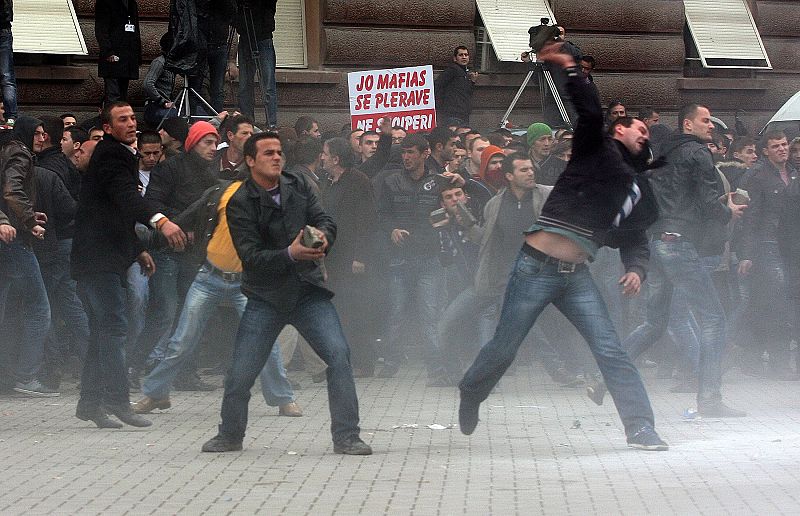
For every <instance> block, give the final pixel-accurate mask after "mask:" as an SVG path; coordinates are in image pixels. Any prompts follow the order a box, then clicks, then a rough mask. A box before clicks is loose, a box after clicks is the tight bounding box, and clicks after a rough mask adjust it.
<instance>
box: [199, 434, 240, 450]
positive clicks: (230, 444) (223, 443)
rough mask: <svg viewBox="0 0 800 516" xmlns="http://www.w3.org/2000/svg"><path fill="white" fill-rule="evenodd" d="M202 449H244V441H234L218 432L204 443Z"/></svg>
mask: <svg viewBox="0 0 800 516" xmlns="http://www.w3.org/2000/svg"><path fill="white" fill-rule="evenodd" d="M202 450H203V451H204V452H211V453H224V452H230V451H242V441H234V440H233V439H230V438H228V437H225V436H224V435H222V434H217V435H215V436H214V437H212V438H211V439H209V440H208V441H207V442H206V443H205V444H204V445H203V448H202Z"/></svg>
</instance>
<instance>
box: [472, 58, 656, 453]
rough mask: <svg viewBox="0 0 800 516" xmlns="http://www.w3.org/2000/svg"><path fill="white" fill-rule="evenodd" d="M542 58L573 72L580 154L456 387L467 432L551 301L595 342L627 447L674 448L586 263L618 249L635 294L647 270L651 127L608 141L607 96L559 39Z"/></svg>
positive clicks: (636, 125)
mask: <svg viewBox="0 0 800 516" xmlns="http://www.w3.org/2000/svg"><path fill="white" fill-rule="evenodd" d="M538 57H539V59H541V60H543V61H545V62H547V63H549V64H551V65H553V66H558V67H560V68H563V69H564V72H565V75H566V76H567V88H568V90H569V93H570V97H571V98H572V101H573V103H574V106H575V109H576V110H577V111H578V113H579V118H578V124H577V126H576V130H575V150H574V153H573V157H572V161H570V163H569V165H568V166H567V169H566V170H565V171H564V175H563V176H562V178H561V180H559V181H558V183H557V184H556V186H555V187H554V188H553V190H552V191H551V193H550V195H549V196H548V198H547V201H546V202H545V204H544V206H543V207H542V212H541V214H540V215H539V218H538V220H537V221H536V222H535V223H534V224H533V225H532V226H531V227H530V228H528V230H527V231H526V235H525V243H524V244H523V247H522V249H521V250H520V252H519V254H518V255H517V260H516V263H515V264H514V266H513V270H512V272H511V276H510V278H509V282H508V286H507V287H506V293H505V297H504V303H503V308H502V311H501V315H500V322H499V323H498V325H497V329H496V330H495V334H494V337H493V338H492V340H491V341H489V343H487V344H486V345H485V346H484V347H483V348H482V349H481V351H480V353H479V354H478V357H477V358H476V359H475V362H474V363H473V364H472V367H470V369H469V370H468V371H467V373H466V374H465V375H464V378H463V379H462V380H461V383H460V384H459V389H460V391H461V403H460V406H459V425H460V427H461V432H462V433H464V434H466V435H470V434H472V433H473V432H474V431H475V427H476V426H477V424H478V413H479V407H480V404H481V402H483V401H484V400H485V399H486V398H487V397H488V396H489V394H490V393H491V391H492V389H493V388H494V387H495V385H496V384H497V382H498V381H499V380H500V378H501V377H502V375H503V374H504V373H505V371H506V370H507V369H508V367H509V366H510V365H511V363H512V361H513V360H514V357H515V355H516V353H517V350H518V349H519V346H520V345H521V344H522V341H523V339H524V338H525V336H526V335H527V334H528V332H529V331H530V329H531V327H532V326H533V324H534V323H535V322H536V319H537V318H538V317H539V315H540V314H541V312H542V310H544V309H545V307H546V306H548V305H549V304H551V303H553V304H555V306H556V308H558V309H559V310H560V311H561V312H562V313H563V314H564V315H565V316H566V317H567V318H568V319H569V320H570V322H572V324H574V325H575V326H576V327H577V328H578V329H579V331H580V332H581V334H582V335H583V336H584V338H585V339H586V341H587V343H588V345H589V347H590V348H591V350H592V353H593V354H594V357H595V359H596V361H597V364H598V366H599V367H600V370H601V371H602V373H603V376H604V377H605V379H606V382H607V383H608V385H609V390H611V391H612V392H613V396H614V399H615V401H616V406H617V411H618V412H619V414H620V418H621V419H622V422H623V424H624V426H625V433H626V435H627V440H628V444H629V445H630V446H633V447H637V448H641V449H645V450H666V449H667V448H668V446H667V444H666V443H665V442H664V441H662V440H661V438H660V437H659V436H658V434H657V433H656V431H655V429H654V424H655V423H654V418H653V411H652V408H651V407H650V402H649V400H648V398H647V393H646V391H645V388H644V385H643V383H642V380H641V378H640V377H639V374H638V371H637V370H636V367H635V366H634V365H633V363H632V362H631V361H630V359H629V358H628V357H627V355H626V354H625V352H624V351H623V349H622V347H621V346H620V343H619V338H618V337H617V335H616V332H615V331H614V326H613V324H612V322H611V319H610V318H609V317H608V313H607V311H606V309H605V305H604V303H603V300H602V297H601V296H600V293H599V292H598V290H597V287H596V286H595V284H594V282H593V280H592V277H591V274H590V273H589V270H588V267H587V265H586V262H587V261H588V260H589V259H591V258H593V256H594V255H595V253H596V252H597V250H598V249H599V248H600V247H602V246H604V245H607V246H615V247H620V249H621V255H622V259H623V263H624V264H625V268H626V273H625V274H624V275H623V276H622V277H621V278H620V280H619V283H620V286H621V288H622V289H623V291H624V292H625V293H626V294H628V295H636V294H638V292H639V289H640V286H641V281H642V279H644V276H645V271H646V267H647V237H646V236H645V229H646V227H647V226H648V225H649V224H651V223H652V222H653V220H654V219H655V217H656V213H657V207H656V205H655V200H654V199H653V198H652V195H651V193H650V189H649V187H648V186H647V179H646V178H645V177H644V174H643V173H642V172H643V169H644V168H645V165H644V163H643V162H642V161H638V160H637V158H638V157H639V156H641V155H642V154H643V153H644V152H645V151H646V147H647V140H648V131H647V126H645V125H644V124H643V123H642V122H638V121H632V120H629V122H630V123H628V124H627V125H626V124H618V125H617V127H616V128H615V129H614V133H613V136H611V137H606V136H605V135H604V134H603V132H602V131H603V113H602V109H601V107H600V99H599V98H597V97H596V96H595V95H594V94H593V92H592V90H591V89H590V88H589V85H588V81H587V80H586V79H585V77H583V76H582V75H581V74H580V72H579V70H578V67H577V63H576V62H575V60H574V58H573V57H572V56H570V55H569V54H566V53H563V52H562V51H561V45H560V44H552V43H551V44H548V45H545V47H543V48H542V50H541V51H540V52H539V54H538ZM609 178H614V180H613V181H611V180H610V179H609ZM612 385H613V387H612Z"/></svg>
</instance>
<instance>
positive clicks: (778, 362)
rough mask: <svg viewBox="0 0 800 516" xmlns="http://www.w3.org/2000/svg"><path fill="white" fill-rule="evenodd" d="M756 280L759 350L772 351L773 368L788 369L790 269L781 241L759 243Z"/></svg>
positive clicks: (754, 318)
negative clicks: (785, 260) (788, 286)
mask: <svg viewBox="0 0 800 516" xmlns="http://www.w3.org/2000/svg"><path fill="white" fill-rule="evenodd" d="M752 275H753V283H752V292H751V298H750V303H751V304H750V310H749V312H750V314H751V316H752V320H751V321H752V324H751V329H752V332H753V336H754V342H758V343H760V346H758V352H759V353H761V352H762V351H763V350H766V351H767V353H769V365H770V367H771V368H772V369H773V370H785V369H787V368H788V367H790V364H789V341H790V340H791V333H790V317H791V316H790V313H791V311H790V309H789V305H790V304H789V303H788V302H787V290H786V272H785V267H784V262H783V258H782V256H781V254H780V250H779V249H778V243H777V242H759V243H758V255H757V256H756V257H755V258H754V259H753V271H752Z"/></svg>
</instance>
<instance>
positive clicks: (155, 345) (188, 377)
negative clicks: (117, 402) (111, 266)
mask: <svg viewBox="0 0 800 516" xmlns="http://www.w3.org/2000/svg"><path fill="white" fill-rule="evenodd" d="M218 142H219V136H218V135H217V130H216V129H215V128H214V127H213V126H212V125H211V124H209V123H208V122H204V121H200V122H195V123H194V124H193V125H192V126H191V128H190V129H189V134H188V135H187V137H186V142H185V143H184V149H185V151H186V152H185V153H183V154H178V155H177V156H174V157H172V158H170V159H167V160H166V161H163V162H161V163H159V164H158V165H156V167H155V168H154V169H153V171H152V172H151V173H150V183H149V185H148V186H147V191H146V192H145V199H147V200H148V201H151V202H153V203H154V204H155V206H156V208H157V209H159V210H160V211H162V212H163V213H164V214H165V215H167V216H169V217H176V216H177V215H178V214H180V213H181V212H182V211H183V210H185V209H186V208H188V207H189V205H191V204H192V203H193V202H195V201H196V200H197V199H199V198H200V196H201V195H202V194H203V192H204V191H205V190H206V189H207V188H209V187H211V186H213V185H215V184H216V182H217V171H216V170H214V168H213V162H214V157H215V156H216V152H217V143H218ZM153 260H154V261H155V263H156V267H157V269H156V273H155V274H154V275H153V277H152V278H151V279H150V309H149V310H150V317H148V319H147V321H146V323H145V327H144V329H143V330H142V334H141V335H140V337H139V339H140V344H139V346H138V349H139V351H140V352H147V350H149V349H152V352H151V355H150V358H151V359H152V360H153V361H158V360H161V359H162V358H163V356H164V352H165V350H166V346H167V343H168V341H169V337H170V334H171V331H170V330H171V328H172V326H173V321H174V320H175V318H176V317H177V315H178V314H179V312H180V300H181V299H182V298H183V297H184V296H185V295H186V292H187V291H188V290H189V287H190V286H191V284H192V281H193V280H194V276H195V273H196V272H197V268H198V267H199V265H200V263H198V259H197V257H196V256H195V255H194V254H192V253H180V252H174V251H172V250H157V251H154V252H153ZM133 365H134V366H138V365H140V364H139V363H134V364H133ZM192 366H194V367H192ZM195 369H196V364H190V365H189V366H187V368H186V369H185V370H184V374H182V375H181V376H180V378H179V379H178V381H176V386H175V387H176V389H177V390H182V389H185V390H213V389H214V387H213V386H211V385H209V384H207V383H205V382H202V381H201V380H200V379H199V378H198V376H197V374H196V371H195Z"/></svg>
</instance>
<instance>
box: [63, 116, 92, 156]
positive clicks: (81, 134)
mask: <svg viewBox="0 0 800 516" xmlns="http://www.w3.org/2000/svg"><path fill="white" fill-rule="evenodd" d="M88 139H89V133H87V132H86V131H84V130H83V129H81V128H80V127H78V126H77V125H71V126H69V127H67V128H65V129H64V132H63V133H62V134H61V141H60V142H59V143H60V145H61V152H63V153H64V155H65V156H66V157H67V159H68V160H69V161H70V163H72V164H73V165H74V164H75V162H74V160H73V157H74V156H75V153H76V152H77V151H78V149H80V148H81V144H83V142H85V141H86V140H88Z"/></svg>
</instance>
